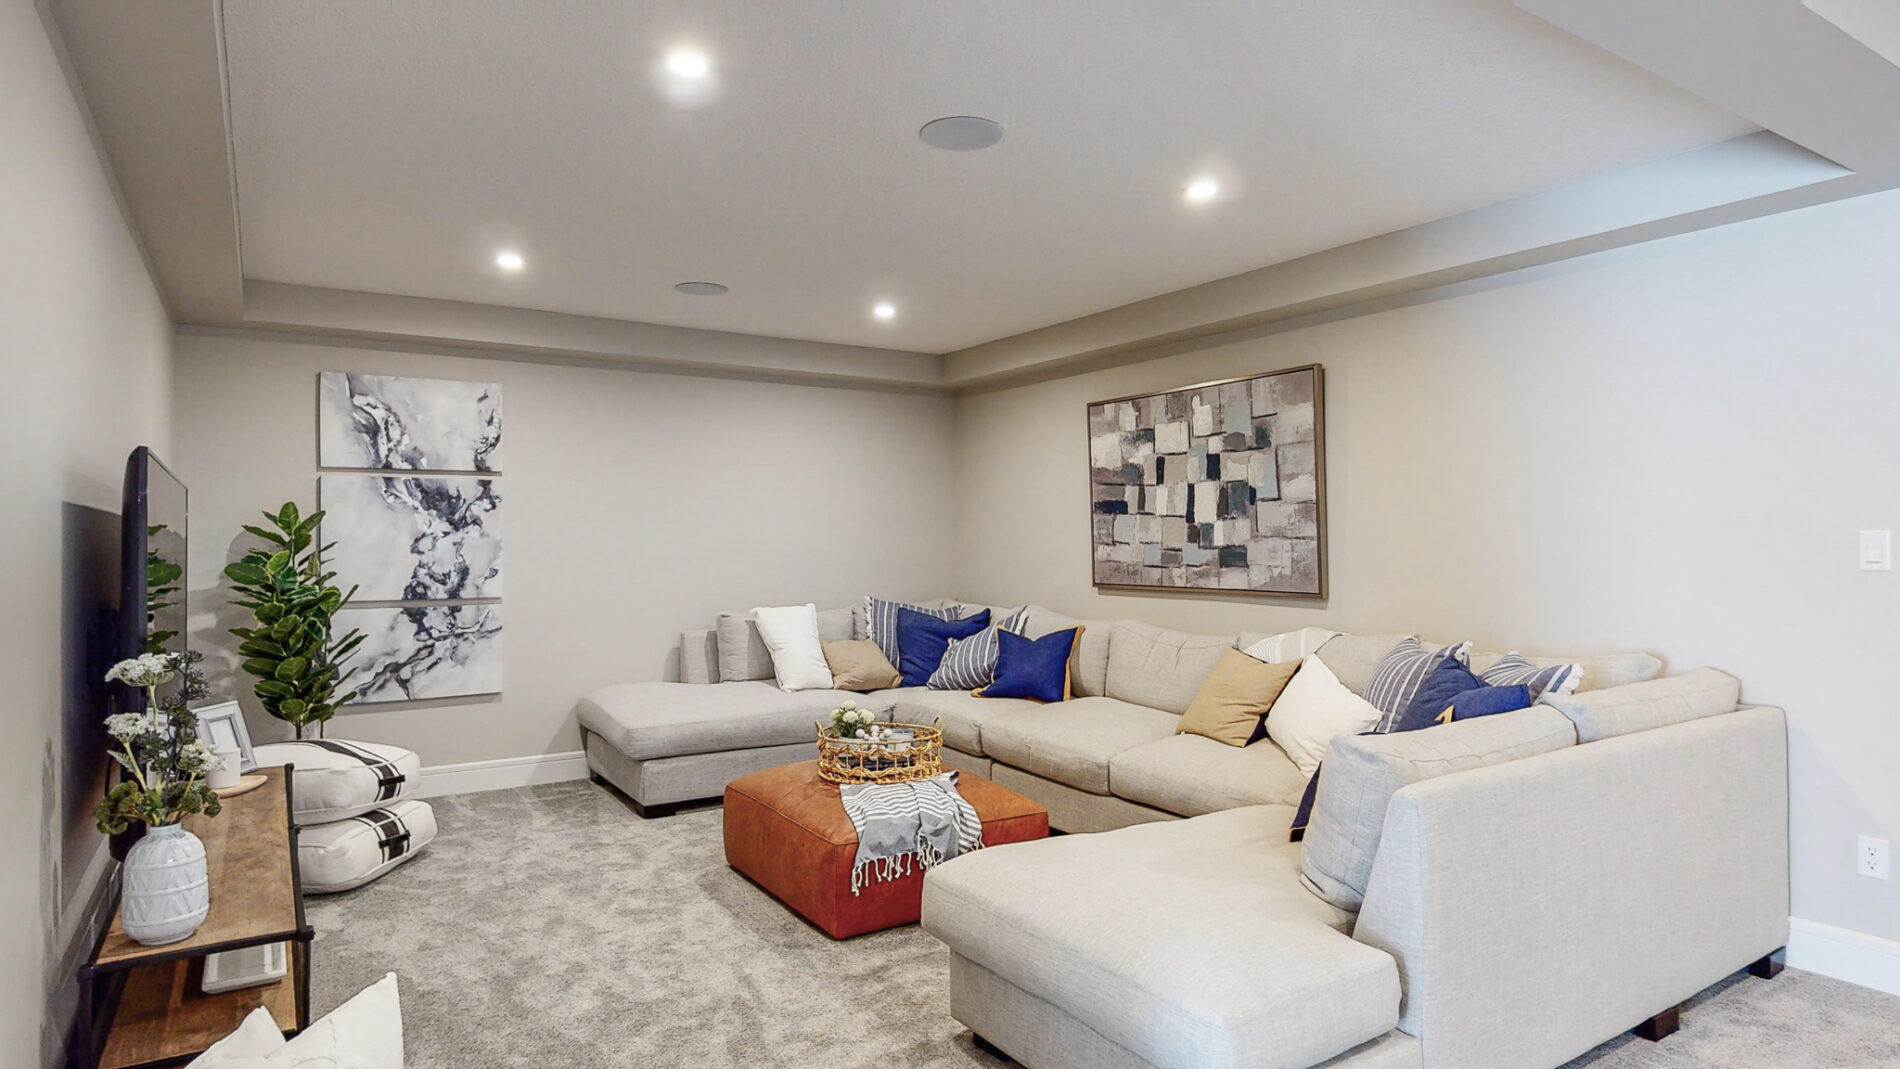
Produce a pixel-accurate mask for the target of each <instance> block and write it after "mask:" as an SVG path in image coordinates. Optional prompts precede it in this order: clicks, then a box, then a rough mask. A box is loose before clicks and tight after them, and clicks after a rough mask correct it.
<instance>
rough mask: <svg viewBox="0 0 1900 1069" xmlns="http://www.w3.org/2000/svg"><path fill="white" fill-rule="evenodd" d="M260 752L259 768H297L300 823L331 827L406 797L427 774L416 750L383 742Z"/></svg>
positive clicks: (294, 793) (318, 742) (294, 789)
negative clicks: (329, 825)
mask: <svg viewBox="0 0 1900 1069" xmlns="http://www.w3.org/2000/svg"><path fill="white" fill-rule="evenodd" d="M256 754H257V763H258V765H259V766H260V767H262V766H269V765H295V766H296V771H295V772H294V773H292V775H293V776H294V777H295V778H294V779H293V780H292V782H291V788H290V801H291V807H292V809H293V810H294V812H295V813H296V814H297V823H299V824H327V823H329V822H330V821H333V820H342V819H344V818H345V817H353V816H355V815H356V814H358V813H367V812H369V811H370V810H372V809H375V808H376V807H377V806H381V805H389V804H390V803H392V802H396V801H399V800H401V799H403V798H407V797H409V795H410V793H411V792H413V791H414V790H415V786H416V778H417V777H418V776H420V775H421V774H422V759H421V758H419V757H417V756H416V755H415V753H414V752H413V751H410V750H405V749H403V748H402V747H400V746H390V745H388V744H386V743H381V742H348V741H345V740H343V739H303V740H300V741H297V742H270V743H265V744H264V745H262V746H259V747H257V750H256Z"/></svg>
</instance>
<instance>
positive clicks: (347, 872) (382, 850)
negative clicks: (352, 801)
mask: <svg viewBox="0 0 1900 1069" xmlns="http://www.w3.org/2000/svg"><path fill="white" fill-rule="evenodd" d="M434 838H435V811H434V810H433V809H430V808H429V803H427V802H425V801H422V800H421V799H418V798H411V799H407V800H404V801H400V802H397V803H395V804H394V805H391V806H386V807H383V808H381V809H372V810H370V811H369V812H367V813H359V814H358V815H356V816H353V817H349V818H347V819H345V820H338V821H333V822H331V823H329V824H306V825H304V827H303V829H302V830H301V831H299V832H298V833H297V865H298V867H299V869H300V870H301V871H302V875H303V889H304V893H306V894H313V895H323V894H332V893H334V892H337V891H347V890H349V889H351V888H352V887H361V886H363V885H364V884H366V883H368V882H370V881H371V880H373V879H376V878H377V877H378V876H381V875H382V874H383V873H385V872H388V871H389V870H390V869H393V868H395V867H396V866H397V865H400V864H402V863H403V862H405V861H407V860H409V859H410V858H412V857H415V856H416V854H417V853H418V852H419V851H420V850H421V849H422V848H423V847H425V846H427V845H429V841H430V840H431V839H434Z"/></svg>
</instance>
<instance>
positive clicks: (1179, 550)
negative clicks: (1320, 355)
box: [1088, 364, 1326, 597]
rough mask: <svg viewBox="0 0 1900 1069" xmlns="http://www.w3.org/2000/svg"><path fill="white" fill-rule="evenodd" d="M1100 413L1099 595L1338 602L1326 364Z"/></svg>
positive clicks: (1095, 459) (1094, 490)
mask: <svg viewBox="0 0 1900 1069" xmlns="http://www.w3.org/2000/svg"><path fill="white" fill-rule="evenodd" d="M1088 407H1089V493H1090V510H1091V513H1092V516H1091V528H1092V531H1093V543H1094V545H1093V553H1092V558H1093V559H1092V561H1091V565H1092V567H1093V570H1094V580H1095V585H1097V586H1106V587H1139V588H1148V589H1152V588H1162V589H1177V590H1226V591H1250V592H1253V593H1259V594H1277V595H1282V596H1300V597H1325V596H1326V431H1325V426H1326V425H1325V412H1326V405H1325V395H1324V391H1323V381H1322V379H1321V377H1320V368H1319V365H1317V364H1315V365H1312V366H1309V367H1301V368H1292V369H1289V370H1287V371H1276V372H1273V373H1271V374H1266V375H1256V376H1254V377H1252V378H1245V379H1232V380H1229V381H1226V382H1209V383H1202V384H1200V385H1198V386H1189V387H1187V388H1185V389H1180V390H1170V391H1167V392H1165V393H1153V394H1142V395H1139V396H1135V397H1118V398H1116V399H1114V400H1112V401H1098V402H1096V403H1094V404H1092V405H1090V406H1088Z"/></svg>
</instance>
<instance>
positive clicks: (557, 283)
mask: <svg viewBox="0 0 1900 1069" xmlns="http://www.w3.org/2000/svg"><path fill="white" fill-rule="evenodd" d="M224 19H225V32H226V46H227V54H228V63H229V76H230V97H231V125H232V138H233V142H234V151H235V157H236V183H237V189H238V206H239V227H240V240H241V246H242V257H243V266H244V274H245V275H246V276H247V277H249V278H253V279H260V280H268V281H273V282H282V283H293V284H300V285H308V286H323V287H334V288H339V289H348V290H363V291H370V292H378V293H392V294H403V295H409V296H418V297H435V298H446V299H454V300H462V301H474V302H480V303H487V304H497V305H507V306H518V307H526V308H536V309H545V310H549V311H557V312H569V313H578V314H585V315H594V316H606V317H611V318H617V319H628V320H637V321H644V322H654V323H665V324H674V325H681V326H691V327H702V328H710V329H715V330H725V331H740V332H746V333H753V334H764V335H774V336H780V337H791V338H804V339H813V340H821V341H830V342H841V343H850V344H858V345H868V346H878V347H885V348H898V349H911V350H919V351H926V352H944V351H950V350H954V349H959V348H963V347H965V346H969V345H973V344H976V343H979V342H983V341H988V340H991V339H995V338H999V337H1003V336H1007V335H1011V334H1016V333H1019V332H1021V331H1025V330H1029V329H1032V328H1035V327H1039V326H1044V325H1047V324H1050V323H1056V322H1061V321H1064V320H1069V319H1073V318H1075V317H1078V316H1082V315H1086V314H1088V313H1091V312H1096V311H1100V310H1102V309H1105V308H1111V307H1115V306H1119V305H1122V304H1126V303H1128V302H1130V301H1135V300H1139V299H1141V298H1145V297H1150V296H1154V295H1156V294H1160V293H1165V292H1170V291H1173V290H1178V289H1181V288H1183V287H1187V286H1191V285H1195V284H1197V283H1201V282H1205V281H1209V280H1212V279H1216V278H1223V277H1226V276H1229V275H1233V274H1237V273H1239V272H1242V271H1246V270H1249V269H1252V268H1257V267H1262V266H1265V265H1267V264H1272V263H1278V262H1281V261H1285V260H1289V259H1292V258H1295V257H1299V256H1302V255H1306V254H1309V253H1313V252H1316V251H1319V250H1322V249H1326V248H1331V247H1334V246H1338V245H1342V244H1345V243H1347V242H1351V241H1355V240H1359V239H1362V238H1367V237H1372V236H1375V235H1378V234H1383V233H1388V232H1391V231H1395V230H1400V229H1403V228H1405V227H1409V226H1413V225H1416V224H1419V223H1423V222H1428V221H1430V220H1433V219H1438V218H1442V217H1445V216H1448V215H1453V214H1456V213H1459V212H1462V211H1466V210H1469V209H1473V208H1478V207H1482V206H1484V205H1487V204H1492V203H1496V202H1498V201H1501V200H1506V199H1509V198H1512V197H1516V196H1520V195H1523V194H1526V193H1530V192H1533V191H1536V190H1540V189H1546V188H1550V187H1554V186H1559V185H1563V184H1566V183H1569V182H1572V181H1575V180H1577V179H1580V178H1583V177H1586V176H1589V175H1593V174H1598V173H1601V172H1605V171H1609V170H1613V169H1616V168H1620V167H1624V166H1629V165H1632V164H1637V163H1641V162H1645V161H1648V160H1653V159H1656V158H1659V157H1663V156H1667V155H1671V154H1674V153H1678V152H1683V151H1687V150H1690V149H1693V148H1697V147H1700V146H1703V145H1707V144H1711V143H1713V142H1716V141H1720V140H1723V139H1726V138H1729V137H1732V136H1735V135H1738V134H1741V133H1744V132H1747V131H1749V130H1751V129H1753V128H1754V127H1752V126H1751V125H1750V124H1748V123H1747V122H1745V121H1743V120H1741V119H1739V118H1737V117H1735V116H1733V115H1731V114H1729V113H1727V112H1725V111H1722V110H1720V109H1718V108H1715V107H1713V106H1711V105H1708V104H1705V103H1703V102H1701V101H1700V100H1698V99H1697V98H1695V97H1692V96H1690V95H1688V94H1687V93H1685V92H1684V91H1682V90H1679V89H1676V88H1674V87H1673V86H1671V85H1670V84H1668V83H1666V82H1663V81H1661V80H1660V79H1658V78H1656V77H1654V76H1652V75H1650V74H1648V73H1645V72H1643V71H1642V70H1640V69H1638V68H1636V67H1634V66H1631V65H1629V64H1627V63H1625V62H1624V61H1622V60H1620V59H1617V58H1615V57H1613V56H1611V55H1609V54H1608V53H1605V52H1601V51H1598V50H1597V49H1595V48H1594V47H1593V46H1590V45H1587V44H1584V43H1583V42H1581V41H1579V40H1577V39H1575V38H1572V37H1570V36H1568V35H1566V34H1565V33H1563V32H1562V31H1560V30H1558V29H1556V28H1554V27H1552V26H1550V25H1549V24H1547V23H1545V22H1542V21H1540V20H1539V19H1537V18H1535V17H1533V16H1531V15H1528V14H1526V13H1524V12H1522V11H1519V10H1517V9H1515V8H1513V7H1512V6H1510V4H1509V2H1508V0H1407V2H1404V3H1393V2H1391V0H1327V2H1324V3H1317V2H1307V3H1235V2H1231V0H1229V2H1200V0H1193V2H1184V0H1173V2H1164V0H1151V2H1145V3H1144V2H1135V0H1092V2H1073V3H1034V4H1023V3H1020V2H1013V0H1012V2H1002V0H984V2H973V0H960V2H957V3H938V2H925V0H912V2H905V3H896V2H886V3H875V4H874V3H844V2H837V0H824V2H819V0H801V2H799V3H793V4H759V3H756V2H752V3H747V2H743V0H696V2H692V3H685V2H674V0H654V2H646V3H640V4H628V3H620V2H612V0H561V2H553V0H536V2H527V0H513V2H510V3H505V4H498V3H493V2H492V0H491V2H479V0H462V2H447V0H437V2H426V3H425V2H412V3H405V4H400V5H390V4H387V3H386V2H385V0H322V2H314V0H238V2H231V3H227V4H226V5H225V7H224ZM682 42H684V43H692V44H696V45H698V46H700V47H702V48H703V49H704V50H705V51H706V52H707V53H708V54H709V55H710V56H711V57H712V59H713V61H714V64H715V66H716V68H717V70H718V72H719V74H720V76H721V79H722V81H723V94H722V96H721V98H720V99H719V100H718V101H717V102H715V103H713V104H711V105H710V106H706V107H702V108H698V109H691V110H687V109H681V108H677V107H675V106H673V105H670V104H668V103H666V102H665V101H664V100H662V99H661V98H660V97H659V95H657V94H656V93H655V92H654V90H653V88H652V86H651V84H650V80H649V70H650V68H651V67H652V66H653V64H654V63H655V62H656V61H657V60H658V59H659V57H660V56H661V54H662V53H663V52H664V50H665V49H666V48H667V47H669V46H671V45H673V44H675V43H682ZM965 113H968V114H978V115H985V116H988V117H990V118H993V119H996V120H997V121H999V122H1001V123H1002V124H1003V126H1004V127H1005V129H1006V130H1007V136H1006V137H1005V139H1004V141H1003V142H1002V144H1001V145H998V146H997V147H995V148H992V149H988V150H984V151H981V152H973V153H948V152H943V151H941V150H937V149H932V148H929V147H928V146H925V145H923V144H922V143H921V142H920V141H918V139H917V137H916V133H915V132H916V129H917V127H918V126H919V125H921V124H922V123H924V122H925V121H927V120H929V119H933V118H936V117H938V116H942V115H950V114H965ZM1203 172H1213V173H1217V174H1219V175H1221V176H1222V178H1223V182H1224V184H1225V186H1226V189H1227V191H1228V193H1227V195H1225V196H1224V198H1223V199H1222V200H1221V201H1219V202H1218V203H1215V204H1211V205H1205V206H1200V207H1189V206H1187V205H1184V204H1183V203H1182V200H1181V197H1180V189H1181V186H1182V185H1183V184H1184V183H1185V182H1186V180H1187V179H1189V178H1190V177H1193V176H1195V175H1198V174H1201V173H1203ZM504 245H506V246H511V247H516V248H519V249H520V250H521V251H522V252H523V253H524V255H525V256H526V257H527V260H528V266H527V269H526V270H525V271H523V272H521V273H520V274H519V275H515V276H503V275H502V274H501V273H500V272H498V271H496V270H495V269H494V268H493V267H492V257H493V252H494V250H495V249H496V248H497V247H500V246H504ZM688 279H695V280H698V279H705V280H713V281H718V282H723V283H726V284H727V285H729V286H731V287H732V292H731V293H730V294H729V295H727V296H724V297H717V298H703V297H699V298H696V297H688V296H684V295H680V294H677V293H675V292H674V291H673V290H672V285H673V283H675V282H678V281H683V280H688ZM878 299H889V300H892V301H894V302H895V303H897V305H898V306H899V309H900V312H899V315H898V317H897V318H896V319H895V320H894V321H891V322H888V323H885V322H878V321H875V320H874V319H873V318H872V317H871V316H870V314H869V308H870V305H871V304H872V303H873V301H874V300H878Z"/></svg>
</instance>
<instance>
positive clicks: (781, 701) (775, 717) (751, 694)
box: [575, 680, 890, 761]
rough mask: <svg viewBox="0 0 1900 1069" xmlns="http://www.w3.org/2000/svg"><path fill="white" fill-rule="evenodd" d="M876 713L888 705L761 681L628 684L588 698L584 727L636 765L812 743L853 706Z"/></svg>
mask: <svg viewBox="0 0 1900 1069" xmlns="http://www.w3.org/2000/svg"><path fill="white" fill-rule="evenodd" d="M848 701H855V702H857V703H858V705H860V706H862V707H864V708H868V709H874V710H876V711H877V712H878V713H879V714H880V716H879V719H883V720H888V719H890V717H889V712H890V708H889V706H888V704H886V703H884V702H879V701H876V700H874V698H872V696H869V695H863V694H849V693H846V692H845V691H842V690H801V691H783V690H780V689H778V688H777V687H775V686H773V685H772V684H770V683H761V682H758V681H756V680H751V681H745V682H739V683H705V684H699V683H621V684H617V685H615V686H611V687H602V688H601V689H599V690H597V691H595V692H593V693H592V694H589V695H588V696H587V697H585V698H582V699H581V702H580V705H578V706H577V707H576V708H575V714H576V715H577V716H578V717H579V718H580V722H581V726H582V727H584V728H586V729H587V730H588V731H591V732H593V733H594V734H596V735H599V736H600V737H601V738H602V739H603V740H604V741H606V743H607V744H608V745H610V746H612V747H613V748H614V749H616V750H619V751H620V752H621V753H623V754H625V755H627V757H629V758H630V759H632V760H635V761H645V760H650V759H652V758H656V757H679V756H681V755H684V754H700V753H721V752H723V751H726V750H743V749H749V748H752V747H755V746H783V745H786V744H788V743H795V742H811V741H812V740H813V739H815V738H816V737H817V733H818V732H817V729H816V728H815V727H814V726H813V725H814V724H815V723H817V722H818V721H821V720H827V719H828V718H829V717H830V715H831V710H833V709H835V708H837V707H838V706H840V705H843V704H844V703H845V702H848Z"/></svg>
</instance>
